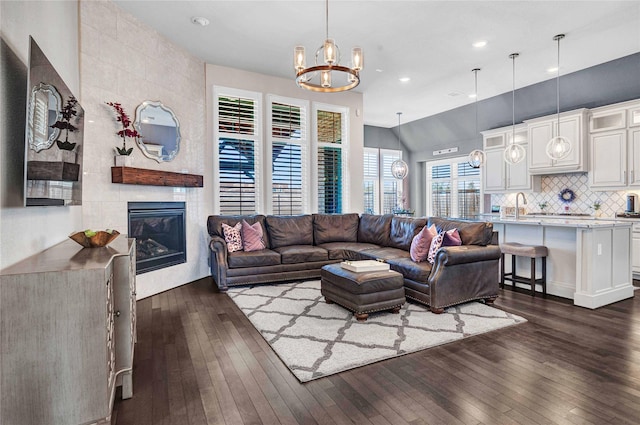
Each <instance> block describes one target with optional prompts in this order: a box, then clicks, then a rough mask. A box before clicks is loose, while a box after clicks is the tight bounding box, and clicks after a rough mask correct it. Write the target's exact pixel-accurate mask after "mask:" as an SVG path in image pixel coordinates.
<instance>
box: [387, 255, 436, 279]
mask: <svg viewBox="0 0 640 425" xmlns="http://www.w3.org/2000/svg"><path fill="white" fill-rule="evenodd" d="M387 263H389V267H390V268H391V270H395V271H397V272H399V273H402V275H403V276H404V277H406V278H407V279H411V280H414V281H416V282H424V283H426V282H427V280H428V279H429V275H430V274H431V268H432V267H433V265H432V264H430V263H428V262H426V261H424V262H421V263H416V262H414V261H412V260H411V258H391V259H388V260H387Z"/></svg>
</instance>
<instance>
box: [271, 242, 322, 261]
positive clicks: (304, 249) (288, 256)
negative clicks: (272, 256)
mask: <svg viewBox="0 0 640 425" xmlns="http://www.w3.org/2000/svg"><path fill="white" fill-rule="evenodd" d="M273 250H274V251H276V252H278V253H279V254H280V257H281V258H282V264H295V263H306V262H310V261H327V260H328V259H329V253H328V252H327V250H326V249H323V248H320V247H317V246H313V245H290V246H281V247H279V248H274V249H273Z"/></svg>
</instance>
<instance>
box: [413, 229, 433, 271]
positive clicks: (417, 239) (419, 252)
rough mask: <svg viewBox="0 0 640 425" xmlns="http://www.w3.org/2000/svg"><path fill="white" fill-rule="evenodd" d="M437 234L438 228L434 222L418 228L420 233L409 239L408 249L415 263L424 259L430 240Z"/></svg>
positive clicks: (425, 258) (427, 252)
mask: <svg viewBox="0 0 640 425" xmlns="http://www.w3.org/2000/svg"><path fill="white" fill-rule="evenodd" d="M437 235H438V230H437V229H436V226H435V224H432V225H431V227H427V226H424V227H423V228H422V230H420V233H418V234H417V235H415V236H414V237H413V239H412V240H411V248H410V249H409V254H410V255H411V259H412V260H413V261H415V262H416V263H420V262H422V261H426V260H427V255H428V254H429V247H430V246H431V240H432V239H433V238H434V237H435V236H437Z"/></svg>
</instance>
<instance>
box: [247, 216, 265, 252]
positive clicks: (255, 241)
mask: <svg viewBox="0 0 640 425" xmlns="http://www.w3.org/2000/svg"><path fill="white" fill-rule="evenodd" d="M263 236H264V233H263V232H262V225H260V223H258V222H256V223H253V224H249V223H247V221H246V220H242V245H243V246H244V250H245V251H246V252H251V251H260V250H262V249H265V248H266V247H267V244H265V243H264V237H263Z"/></svg>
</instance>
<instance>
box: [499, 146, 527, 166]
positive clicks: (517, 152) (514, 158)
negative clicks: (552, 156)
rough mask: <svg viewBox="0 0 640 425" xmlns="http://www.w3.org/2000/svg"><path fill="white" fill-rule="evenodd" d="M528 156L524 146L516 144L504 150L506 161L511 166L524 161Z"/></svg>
mask: <svg viewBox="0 0 640 425" xmlns="http://www.w3.org/2000/svg"><path fill="white" fill-rule="evenodd" d="M526 155H527V151H526V150H525V149H524V147H523V146H522V145H518V144H515V143H512V144H510V145H509V146H507V148H506V149H505V150H504V160H505V161H506V162H507V163H509V164H517V163H519V162H520V161H522V160H523V159H524V157H525V156H526Z"/></svg>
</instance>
